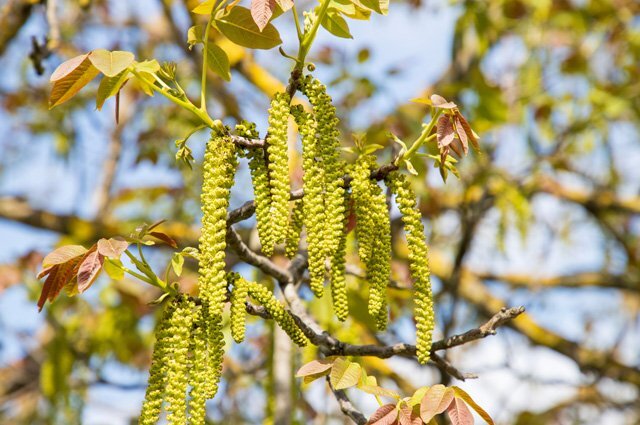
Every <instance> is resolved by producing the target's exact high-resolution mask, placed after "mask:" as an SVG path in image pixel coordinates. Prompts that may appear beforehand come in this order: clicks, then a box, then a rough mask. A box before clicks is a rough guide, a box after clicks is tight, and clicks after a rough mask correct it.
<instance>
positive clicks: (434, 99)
mask: <svg viewBox="0 0 640 425" xmlns="http://www.w3.org/2000/svg"><path fill="white" fill-rule="evenodd" d="M431 104H432V105H433V106H435V107H436V108H441V109H453V108H457V107H458V105H456V104H455V103H453V102H448V101H447V99H445V98H444V97H442V96H440V95H437V94H432V95H431Z"/></svg>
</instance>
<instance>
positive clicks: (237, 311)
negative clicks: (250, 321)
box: [229, 273, 249, 344]
mask: <svg viewBox="0 0 640 425" xmlns="http://www.w3.org/2000/svg"><path fill="white" fill-rule="evenodd" d="M229 281H231V282H232V283H233V290H232V291H231V336H232V337H233V339H234V340H235V341H236V342H237V343H238V344H239V343H241V342H242V341H244V335H245V329H246V321H247V308H246V301H247V296H248V294H249V288H248V287H247V285H245V284H244V283H245V282H246V281H245V280H244V279H240V278H239V277H238V275H237V274H235V273H233V274H230V276H229Z"/></svg>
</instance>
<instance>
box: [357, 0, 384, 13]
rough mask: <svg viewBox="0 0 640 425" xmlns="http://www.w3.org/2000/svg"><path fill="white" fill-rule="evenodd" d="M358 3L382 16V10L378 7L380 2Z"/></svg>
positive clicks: (369, 0) (372, 0) (370, 0)
mask: <svg viewBox="0 0 640 425" xmlns="http://www.w3.org/2000/svg"><path fill="white" fill-rule="evenodd" d="M360 3H362V5H363V6H364V7H367V8H369V9H371V10H373V11H374V12H376V13H378V14H380V15H382V14H383V13H382V8H381V7H380V0H360Z"/></svg>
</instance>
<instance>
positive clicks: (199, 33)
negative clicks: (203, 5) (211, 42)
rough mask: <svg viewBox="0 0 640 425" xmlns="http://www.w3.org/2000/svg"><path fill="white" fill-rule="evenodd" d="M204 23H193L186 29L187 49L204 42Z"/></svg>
mask: <svg viewBox="0 0 640 425" xmlns="http://www.w3.org/2000/svg"><path fill="white" fill-rule="evenodd" d="M204 30H205V27H204V25H194V26H192V27H191V28H189V30H188V31H187V44H189V49H191V48H192V47H193V46H195V45H196V44H199V43H203V42H204Z"/></svg>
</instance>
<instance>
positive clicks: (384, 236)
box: [367, 180, 391, 331]
mask: <svg viewBox="0 0 640 425" xmlns="http://www.w3.org/2000/svg"><path fill="white" fill-rule="evenodd" d="M369 182H370V190H371V199H372V204H371V207H370V208H371V212H370V214H371V220H372V222H373V226H374V235H375V236H374V241H375V242H374V246H373V249H372V252H371V258H370V259H369V262H368V263H367V280H368V281H369V314H370V315H371V316H372V317H375V318H376V324H377V328H378V330H380V331H382V330H384V329H386V327H387V286H388V284H389V280H390V279H391V220H390V219H389V210H388V207H387V200H386V197H385V195H384V193H383V192H382V189H381V188H380V186H378V184H377V183H376V182H374V181H371V180H369Z"/></svg>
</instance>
